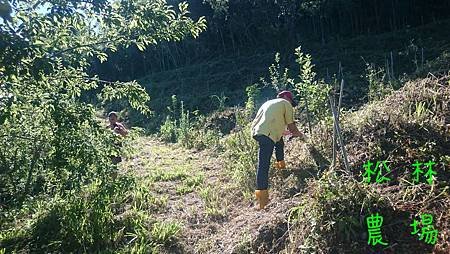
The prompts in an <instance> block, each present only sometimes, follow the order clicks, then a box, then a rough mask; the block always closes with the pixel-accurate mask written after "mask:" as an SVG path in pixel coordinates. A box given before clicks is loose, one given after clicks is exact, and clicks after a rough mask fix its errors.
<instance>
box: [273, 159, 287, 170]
mask: <svg viewBox="0 0 450 254" xmlns="http://www.w3.org/2000/svg"><path fill="white" fill-rule="evenodd" d="M274 167H275V168H276V169H285V168H286V162H284V161H277V162H275V165H274Z"/></svg>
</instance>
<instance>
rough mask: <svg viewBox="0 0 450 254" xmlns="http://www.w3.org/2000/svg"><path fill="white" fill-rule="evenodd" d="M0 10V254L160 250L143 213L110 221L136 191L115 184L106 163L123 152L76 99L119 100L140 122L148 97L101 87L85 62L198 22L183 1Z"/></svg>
mask: <svg viewBox="0 0 450 254" xmlns="http://www.w3.org/2000/svg"><path fill="white" fill-rule="evenodd" d="M1 6H2V9H1V10H2V13H1V17H2V26H1V27H0V32H1V33H0V38H1V43H0V48H1V50H0V105H1V107H0V115H1V117H0V118H1V119H0V126H1V128H0V143H1V144H8V145H7V146H6V145H2V148H1V149H0V169H1V170H0V182H1V183H0V201H1V207H0V208H1V213H0V214H1V215H0V222H1V224H2V227H1V231H0V236H1V237H0V246H1V247H0V249H2V248H3V249H5V250H6V252H13V251H17V252H22V251H23V252H27V251H29V252H41V251H44V252H61V251H62V252H73V251H80V252H96V251H107V250H111V249H120V248H122V247H123V248H125V249H126V248H131V249H134V248H138V249H140V250H142V251H144V252H148V251H149V250H150V249H151V248H152V246H154V244H153V243H155V244H156V243H160V242H161V241H160V240H161V239H160V240H158V241H154V240H152V239H151V238H149V237H148V235H147V232H146V230H143V228H146V223H148V220H147V219H146V217H148V214H146V213H145V212H142V211H140V210H138V209H132V210H130V211H128V212H129V213H131V214H130V216H129V217H127V218H118V216H120V215H121V214H123V213H124V209H125V205H126V200H125V197H126V193H127V192H128V191H129V190H130V189H132V188H134V187H135V185H134V184H133V181H132V180H129V179H128V178H126V177H122V176H120V177H116V175H117V172H116V171H117V166H116V165H113V164H112V162H111V157H112V156H118V155H119V156H120V155H121V153H122V151H121V150H120V149H122V150H126V147H122V148H119V147H118V146H116V145H115V144H117V143H121V140H118V139H120V137H118V136H117V135H113V134H112V133H111V132H110V131H109V130H108V129H106V128H105V126H104V123H103V122H101V121H99V120H98V118H97V115H96V108H95V106H94V105H93V104H90V103H88V102H86V100H84V98H86V96H89V95H90V96H95V95H97V96H98V97H99V100H100V102H102V103H106V102H108V101H111V100H122V101H123V102H126V104H127V105H128V106H129V107H131V108H133V109H134V110H136V111H137V112H140V113H141V114H144V115H148V113H149V112H150V109H149V108H148V105H147V103H148V101H149V96H148V94H147V93H146V91H145V89H143V88H142V87H141V86H140V85H139V84H138V83H137V82H134V81H130V82H119V81H118V82H108V81H103V80H101V79H99V78H98V76H96V75H90V74H89V73H88V69H89V66H90V63H92V61H93V59H94V58H97V59H99V60H100V61H106V60H107V57H108V54H110V53H111V52H115V51H117V50H118V49H124V48H127V47H129V46H131V45H133V46H136V47H138V48H139V49H141V50H144V49H145V48H146V47H148V46H150V45H155V44H157V43H158V42H160V41H179V40H182V39H183V38H186V37H188V36H194V37H197V36H198V35H199V33H200V32H202V31H203V30H204V29H205V28H206V23H205V20H204V19H203V18H199V19H198V21H194V20H192V19H190V18H189V17H188V5H187V4H186V3H181V4H180V5H178V8H177V9H174V8H173V7H171V6H168V5H167V4H166V3H165V2H164V1H150V2H148V1H135V2H120V1H95V2H83V3H81V2H77V1H45V2H42V1H11V2H10V1H2V2H1ZM12 10H14V11H12ZM135 208H136V207H135ZM170 232H172V231H169V232H168V233H169V234H170ZM128 234H135V235H136V236H135V238H128V237H129V235H128ZM164 235H167V234H166V233H165V234H164ZM136 239H138V241H135V240H136ZM166 239H168V238H167V237H163V238H162V241H165V240H166ZM131 243H133V244H131ZM136 244H138V246H136ZM130 246H131V247H130Z"/></svg>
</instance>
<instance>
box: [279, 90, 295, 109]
mask: <svg viewBox="0 0 450 254" xmlns="http://www.w3.org/2000/svg"><path fill="white" fill-rule="evenodd" d="M284 96H286V97H287V98H289V99H290V100H291V102H292V103H291V104H292V107H296V106H297V105H298V103H297V101H296V100H295V99H294V95H293V94H292V92H291V91H287V90H284V91H281V92H280V93H278V95H277V98H281V97H284Z"/></svg>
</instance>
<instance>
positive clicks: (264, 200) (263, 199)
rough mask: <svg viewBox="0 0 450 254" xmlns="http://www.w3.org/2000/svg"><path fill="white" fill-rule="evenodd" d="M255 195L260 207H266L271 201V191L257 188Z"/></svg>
mask: <svg viewBox="0 0 450 254" xmlns="http://www.w3.org/2000/svg"><path fill="white" fill-rule="evenodd" d="M255 196H256V199H257V200H258V203H259V209H264V207H266V205H267V204H268V203H269V192H268V191H267V190H256V191H255Z"/></svg>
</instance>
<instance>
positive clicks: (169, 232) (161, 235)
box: [151, 221, 182, 245]
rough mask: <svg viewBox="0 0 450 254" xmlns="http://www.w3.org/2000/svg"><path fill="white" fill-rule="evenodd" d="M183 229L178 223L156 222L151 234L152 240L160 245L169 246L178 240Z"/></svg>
mask: <svg viewBox="0 0 450 254" xmlns="http://www.w3.org/2000/svg"><path fill="white" fill-rule="evenodd" d="M181 227H182V225H181V224H180V223H179V222H176V221H170V222H165V221H164V222H156V223H155V224H153V228H152V232H151V236H152V239H153V240H154V241H155V242H156V243H159V244H163V245H166V244H169V243H171V242H172V241H174V240H175V239H176V237H177V235H178V233H179V232H180V230H181Z"/></svg>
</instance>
